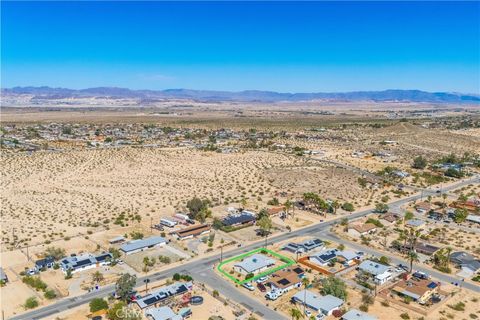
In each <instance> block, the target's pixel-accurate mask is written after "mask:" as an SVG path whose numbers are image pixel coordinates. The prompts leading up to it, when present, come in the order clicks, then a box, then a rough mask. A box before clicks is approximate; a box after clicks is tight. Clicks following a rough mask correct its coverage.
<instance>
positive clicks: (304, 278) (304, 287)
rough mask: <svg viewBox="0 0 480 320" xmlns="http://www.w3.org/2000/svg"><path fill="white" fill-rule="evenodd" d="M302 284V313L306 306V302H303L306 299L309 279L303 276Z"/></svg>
mask: <svg viewBox="0 0 480 320" xmlns="http://www.w3.org/2000/svg"><path fill="white" fill-rule="evenodd" d="M302 284H303V313H305V309H306V307H307V304H306V303H305V302H306V301H307V287H308V285H309V284H310V280H308V278H307V277H303V278H302Z"/></svg>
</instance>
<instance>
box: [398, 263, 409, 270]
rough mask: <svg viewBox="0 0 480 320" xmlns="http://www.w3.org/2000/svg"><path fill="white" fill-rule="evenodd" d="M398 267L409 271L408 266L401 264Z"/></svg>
mask: <svg viewBox="0 0 480 320" xmlns="http://www.w3.org/2000/svg"><path fill="white" fill-rule="evenodd" d="M398 267H399V268H401V269H403V270H405V271H408V267H407V266H406V265H403V264H401V263H399V264H398Z"/></svg>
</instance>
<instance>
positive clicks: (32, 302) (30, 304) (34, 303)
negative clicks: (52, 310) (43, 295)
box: [23, 297, 38, 309]
mask: <svg viewBox="0 0 480 320" xmlns="http://www.w3.org/2000/svg"><path fill="white" fill-rule="evenodd" d="M23 306H24V307H25V309H33V308H36V307H38V300H37V298H35V297H30V298H28V299H27V300H26V301H25V304H24V305H23Z"/></svg>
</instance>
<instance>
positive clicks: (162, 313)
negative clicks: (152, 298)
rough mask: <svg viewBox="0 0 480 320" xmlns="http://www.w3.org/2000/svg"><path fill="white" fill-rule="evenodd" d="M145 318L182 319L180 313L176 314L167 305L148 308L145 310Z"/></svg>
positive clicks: (157, 319)
mask: <svg viewBox="0 0 480 320" xmlns="http://www.w3.org/2000/svg"><path fill="white" fill-rule="evenodd" d="M145 316H146V317H147V319H151V320H183V317H182V316H181V315H178V314H176V313H175V312H173V310H172V309H171V308H170V307H168V306H163V307H160V308H150V309H147V310H146V311H145Z"/></svg>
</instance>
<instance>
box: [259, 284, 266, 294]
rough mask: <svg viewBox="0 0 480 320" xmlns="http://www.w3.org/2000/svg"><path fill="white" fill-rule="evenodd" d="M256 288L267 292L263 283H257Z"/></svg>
mask: <svg viewBox="0 0 480 320" xmlns="http://www.w3.org/2000/svg"><path fill="white" fill-rule="evenodd" d="M257 288H258V290H260V292H267V288H266V287H265V285H263V283H257Z"/></svg>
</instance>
